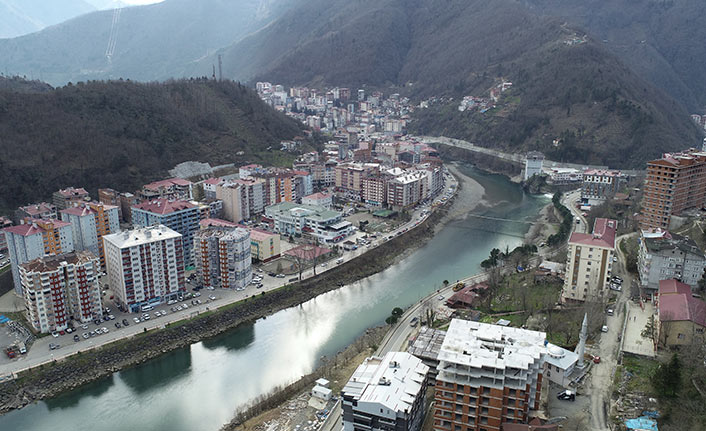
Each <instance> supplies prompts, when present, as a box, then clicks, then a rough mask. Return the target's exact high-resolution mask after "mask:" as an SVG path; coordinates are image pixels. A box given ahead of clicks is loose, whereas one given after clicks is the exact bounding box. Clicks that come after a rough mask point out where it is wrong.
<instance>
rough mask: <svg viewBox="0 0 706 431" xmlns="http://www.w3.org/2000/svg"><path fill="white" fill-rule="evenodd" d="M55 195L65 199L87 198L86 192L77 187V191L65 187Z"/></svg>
mask: <svg viewBox="0 0 706 431" xmlns="http://www.w3.org/2000/svg"><path fill="white" fill-rule="evenodd" d="M57 193H58V194H60V195H61V196H63V197H65V198H72V197H83V196H88V192H87V191H86V189H84V188H83V187H79V188H77V189H76V188H73V187H67V188H65V189H62V190H59V191H57Z"/></svg>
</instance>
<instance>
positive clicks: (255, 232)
mask: <svg viewBox="0 0 706 431" xmlns="http://www.w3.org/2000/svg"><path fill="white" fill-rule="evenodd" d="M273 236H277V237H278V236H279V234H276V233H272V232H267V231H264V230H261V229H251V230H250V238H251V239H254V240H255V241H262V240H265V239H268V238H271V237H273Z"/></svg>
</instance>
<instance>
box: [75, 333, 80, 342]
mask: <svg viewBox="0 0 706 431" xmlns="http://www.w3.org/2000/svg"><path fill="white" fill-rule="evenodd" d="M74 341H76V342H79V341H81V338H80V337H79V336H78V334H76V335H74Z"/></svg>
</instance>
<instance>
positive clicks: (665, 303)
mask: <svg viewBox="0 0 706 431" xmlns="http://www.w3.org/2000/svg"><path fill="white" fill-rule="evenodd" d="M661 288H662V286H661V284H660V290H661ZM658 308H659V320H660V321H661V322H681V321H691V322H694V323H696V324H698V325H700V326H706V302H704V301H702V300H700V299H697V298H694V297H693V296H691V289H689V293H671V294H666V295H660V296H659V306H658Z"/></svg>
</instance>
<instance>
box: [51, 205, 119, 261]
mask: <svg viewBox="0 0 706 431" xmlns="http://www.w3.org/2000/svg"><path fill="white" fill-rule="evenodd" d="M61 220H63V221H65V222H68V223H71V233H72V235H73V242H74V249H75V250H88V251H90V252H91V253H93V254H95V255H96V256H98V258H99V259H100V262H101V266H102V267H104V266H105V254H104V251H103V239H102V238H103V235H108V234H111V233H117V232H120V221H119V216H118V207H117V206H114V205H104V204H102V203H91V202H88V203H81V204H77V205H75V206H71V207H69V208H66V209H65V210H61Z"/></svg>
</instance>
